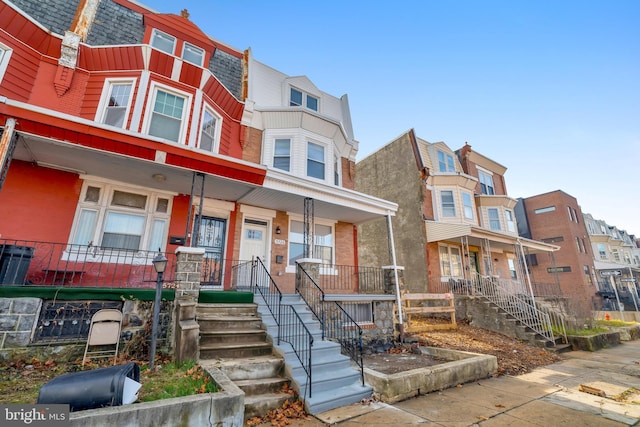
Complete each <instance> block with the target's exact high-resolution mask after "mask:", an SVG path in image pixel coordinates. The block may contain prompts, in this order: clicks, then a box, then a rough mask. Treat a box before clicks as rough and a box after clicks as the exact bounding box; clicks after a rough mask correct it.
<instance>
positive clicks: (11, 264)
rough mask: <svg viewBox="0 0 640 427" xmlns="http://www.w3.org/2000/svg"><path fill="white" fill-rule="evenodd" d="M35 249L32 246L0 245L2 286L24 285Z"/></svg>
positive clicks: (0, 281) (0, 282)
mask: <svg viewBox="0 0 640 427" xmlns="http://www.w3.org/2000/svg"><path fill="white" fill-rule="evenodd" d="M33 249H34V248H32V247H30V246H19V245H0V285H24V280H25V278H26V277H27V271H29V265H30V264H31V258H32V257H33Z"/></svg>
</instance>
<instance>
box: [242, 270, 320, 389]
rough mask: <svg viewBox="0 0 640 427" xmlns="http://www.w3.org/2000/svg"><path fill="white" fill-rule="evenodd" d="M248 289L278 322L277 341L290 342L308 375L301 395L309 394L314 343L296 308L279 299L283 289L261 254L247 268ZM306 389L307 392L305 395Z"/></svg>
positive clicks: (278, 342)
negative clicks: (270, 272)
mask: <svg viewBox="0 0 640 427" xmlns="http://www.w3.org/2000/svg"><path fill="white" fill-rule="evenodd" d="M250 277H251V279H250V283H251V291H252V292H253V293H254V295H259V296H260V297H261V298H262V300H263V301H264V302H265V305H266V307H267V309H268V310H269V312H270V313H271V315H272V316H273V318H274V320H275V322H276V325H277V326H278V336H277V344H278V345H280V342H281V341H284V342H286V343H289V345H291V348H292V350H293V353H294V354H295V355H296V357H297V359H298V361H299V362H300V365H301V366H302V369H303V370H304V372H305V374H306V377H307V382H306V384H307V390H305V392H304V396H301V397H302V398H303V399H304V398H306V397H309V398H310V397H311V392H312V383H311V379H312V366H311V351H312V347H313V335H312V334H311V332H310V331H309V329H308V328H307V326H306V325H305V324H304V321H303V320H302V318H301V317H300V315H299V314H298V312H297V311H296V309H295V308H294V307H293V306H291V305H287V304H283V302H282V292H281V291H280V289H279V288H278V286H277V285H276V283H275V281H274V280H273V278H272V277H271V275H270V274H269V272H268V271H267V268H266V267H265V265H264V264H263V263H262V260H261V259H260V258H256V259H255V260H253V261H252V262H251V271H250ZM307 392H308V396H307Z"/></svg>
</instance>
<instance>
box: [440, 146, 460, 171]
mask: <svg viewBox="0 0 640 427" xmlns="http://www.w3.org/2000/svg"><path fill="white" fill-rule="evenodd" d="M438 170H439V171H440V172H455V171H456V166H455V163H454V161H453V156H452V155H451V154H448V153H445V152H444V151H440V150H438Z"/></svg>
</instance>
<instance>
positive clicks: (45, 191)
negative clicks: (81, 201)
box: [0, 160, 82, 242]
mask: <svg viewBox="0 0 640 427" xmlns="http://www.w3.org/2000/svg"><path fill="white" fill-rule="evenodd" d="M81 186H82V184H81V181H80V179H79V178H78V175H76V174H73V173H69V172H62V171H58V170H55V169H49V168H42V167H38V166H35V165H33V164H31V163H27V162H22V161H19V160H14V161H12V162H11V167H10V168H9V173H8V174H7V179H6V181H5V185H4V186H3V187H2V191H0V235H2V238H3V239H20V240H39V241H44V242H66V241H67V240H68V239H69V231H70V230H71V225H72V223H73V217H74V215H75V211H76V205H77V203H78V197H79V194H80V189H81ZM43 212H46V219H45V218H43V216H42V214H43Z"/></svg>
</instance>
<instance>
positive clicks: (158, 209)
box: [70, 181, 172, 251]
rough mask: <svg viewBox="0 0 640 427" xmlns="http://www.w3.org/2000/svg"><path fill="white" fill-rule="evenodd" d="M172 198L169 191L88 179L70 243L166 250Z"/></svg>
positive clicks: (102, 246)
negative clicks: (133, 187)
mask: <svg viewBox="0 0 640 427" xmlns="http://www.w3.org/2000/svg"><path fill="white" fill-rule="evenodd" d="M171 200H172V197H171V196H170V195H167V194H160V193H152V192H149V191H145V190H142V189H132V188H127V187H122V186H119V185H113V184H107V183H102V182H92V181H85V183H84V185H83V188H82V192H81V194H80V201H79V202H78V209H77V212H76V218H75V221H74V227H73V231H72V235H71V239H70V240H71V243H74V244H78V245H90V246H95V247H99V248H101V249H111V250H113V249H117V250H129V251H140V250H146V251H158V250H163V249H164V248H165V246H166V240H167V233H168V229H169V219H170V215H171Z"/></svg>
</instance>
